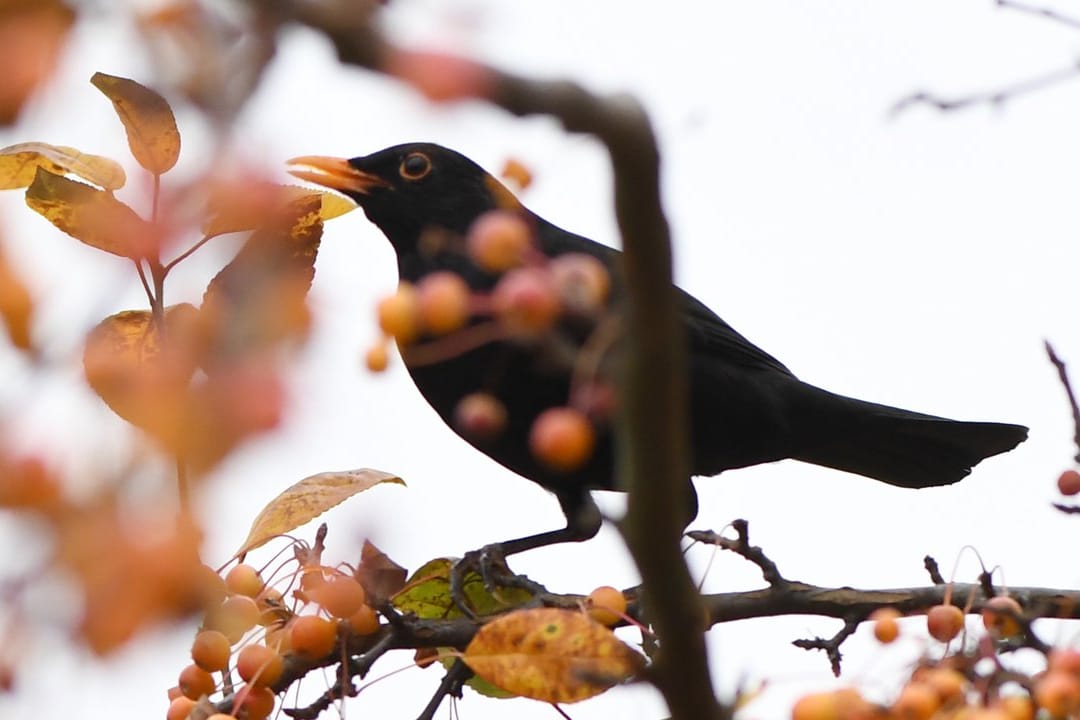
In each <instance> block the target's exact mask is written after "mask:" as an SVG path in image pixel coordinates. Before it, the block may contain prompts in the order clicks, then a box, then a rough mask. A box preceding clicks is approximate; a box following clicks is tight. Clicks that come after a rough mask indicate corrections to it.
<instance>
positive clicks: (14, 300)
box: [0, 252, 34, 350]
mask: <svg viewBox="0 0 1080 720" xmlns="http://www.w3.org/2000/svg"><path fill="white" fill-rule="evenodd" d="M33 314H34V301H33V298H32V297H31V296H30V290H29V289H28V288H27V287H26V283H24V282H23V280H22V278H21V277H20V276H19V273H18V271H17V270H16V269H15V268H14V267H13V266H12V265H11V262H10V261H9V260H8V259H7V258H6V257H5V256H4V254H3V253H2V252H0V321H2V322H3V324H4V327H5V328H7V333H8V336H9V337H10V338H11V342H12V343H13V344H14V345H15V347H17V348H19V349H20V350H30V349H31V348H32V343H31V339H30V323H31V320H32V318H33Z"/></svg>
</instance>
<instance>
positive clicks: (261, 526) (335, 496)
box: [236, 468, 405, 555]
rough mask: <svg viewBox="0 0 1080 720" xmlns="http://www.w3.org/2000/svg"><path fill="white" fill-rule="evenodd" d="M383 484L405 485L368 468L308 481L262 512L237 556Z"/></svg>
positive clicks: (329, 473) (322, 474)
mask: <svg viewBox="0 0 1080 720" xmlns="http://www.w3.org/2000/svg"><path fill="white" fill-rule="evenodd" d="M382 483H397V484H398V485H404V484H405V481H404V480H402V479H401V478H399V477H397V476H396V475H391V474H390V473H385V472H382V471H381V470H370V469H367V468H363V469H360V470H345V471H342V472H324V473H319V474H318V475H312V476H311V477H306V478H304V479H303V480H301V481H300V482H298V483H296V484H295V485H293V486H292V487H290V488H288V489H287V490H285V492H283V493H281V494H280V495H278V496H277V497H276V498H274V499H273V500H271V501H270V503H269V504H267V506H266V507H264V508H263V510H262V512H261V513H259V515H258V517H256V518H255V521H254V522H253V523H252V524H251V531H250V532H248V536H247V539H246V540H244V544H243V545H242V546H241V547H240V549H239V550H237V551H236V555H243V554H245V553H248V552H250V551H252V550H254V549H255V548H257V547H259V546H260V545H262V544H264V543H266V542H268V541H270V540H271V539H273V538H275V537H277V536H278V535H281V534H282V533H287V532H289V531H290V530H295V529H296V528H298V527H300V526H301V525H303V524H305V523H307V522H309V521H311V520H313V519H315V518H317V517H318V516H319V515H322V514H323V513H324V512H326V511H327V510H329V509H330V508H332V507H334V506H335V505H338V504H340V503H341V502H343V501H345V500H347V499H349V498H350V497H352V496H353V495H355V494H357V493H359V492H363V491H364V490H368V489H370V488H372V487H375V486H376V485H380V484H382Z"/></svg>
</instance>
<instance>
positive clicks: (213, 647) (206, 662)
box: [191, 630, 232, 672]
mask: <svg viewBox="0 0 1080 720" xmlns="http://www.w3.org/2000/svg"><path fill="white" fill-rule="evenodd" d="M230 655H232V645H231V644H230V643H229V640H228V638H226V637H225V634H224V633H221V632H219V631H217V630H203V631H201V632H199V633H198V634H197V635H196V636H195V641H194V642H193V643H192V644H191V659H192V660H193V661H194V662H195V664H196V665H198V666H199V667H201V668H202V669H203V670H205V671H207V672H217V671H219V670H224V669H225V668H227V667H229V656H230Z"/></svg>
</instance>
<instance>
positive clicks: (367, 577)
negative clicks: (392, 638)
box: [355, 540, 409, 607]
mask: <svg viewBox="0 0 1080 720" xmlns="http://www.w3.org/2000/svg"><path fill="white" fill-rule="evenodd" d="M355 575H356V580H357V581H358V582H359V583H360V585H361V587H363V588H364V592H366V593H367V596H368V604H369V605H371V606H372V607H379V606H380V605H382V604H383V603H385V602H386V601H387V600H389V599H390V598H391V596H393V594H394V593H396V592H397V591H398V590H400V589H401V588H402V587H404V585H405V578H406V577H408V575H409V573H408V571H407V570H405V568H403V567H401V566H400V565H398V564H397V563H396V562H394V561H393V560H391V559H390V557H389V556H388V555H387V554H386V553H384V552H383V551H382V550H380V549H379V548H377V547H375V545H373V544H372V543H370V542H368V541H367V540H365V541H364V546H363V548H362V549H361V550H360V564H359V565H357V566H356V573H355Z"/></svg>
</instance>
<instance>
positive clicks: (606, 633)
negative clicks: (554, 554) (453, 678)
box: [462, 608, 645, 703]
mask: <svg viewBox="0 0 1080 720" xmlns="http://www.w3.org/2000/svg"><path fill="white" fill-rule="evenodd" d="M462 659H463V660H464V661H465V663H466V664H467V665H468V666H469V667H470V668H471V669H472V671H473V672H475V673H476V674H477V675H479V676H480V677H482V678H484V679H485V680H487V681H489V682H491V683H493V684H494V685H496V686H497V687H500V688H502V689H503V690H506V691H507V692H511V693H514V694H515V695H522V696H524V697H529V698H533V699H535V700H543V701H545V702H549V703H572V702H578V701H579V700H585V699H586V698H590V697H592V696H594V695H598V694H600V693H602V692H604V691H605V690H607V689H608V688H610V687H611V686H613V685H615V684H617V683H619V682H622V681H623V680H626V679H628V678H630V677H633V676H634V675H636V674H638V673H639V672H641V670H642V669H643V668H644V665H645V661H644V658H642V656H641V655H639V654H638V653H636V652H634V651H633V650H632V649H631V648H630V647H629V646H628V645H626V644H625V643H624V642H622V641H621V640H619V639H618V638H617V637H615V634H614V633H612V632H611V630H609V629H608V628H606V627H604V626H603V625H601V624H600V623H598V622H596V621H594V620H592V619H590V618H589V617H588V616H587V615H585V614H583V613H581V612H577V611H574V610H562V609H558V608H539V609H534V610H516V611H514V612H511V613H507V614H506V615H503V616H501V617H499V618H497V619H495V620H492V621H491V622H490V623H488V624H487V625H484V626H483V627H482V628H480V630H479V631H478V632H477V633H476V635H475V636H474V637H473V639H472V642H470V643H469V646H468V647H467V648H465V653H464V655H463V656H462Z"/></svg>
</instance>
